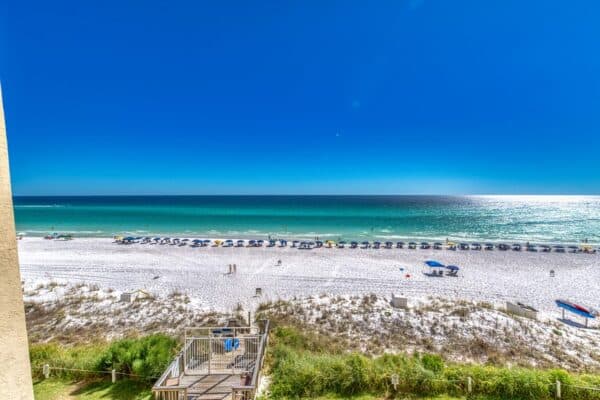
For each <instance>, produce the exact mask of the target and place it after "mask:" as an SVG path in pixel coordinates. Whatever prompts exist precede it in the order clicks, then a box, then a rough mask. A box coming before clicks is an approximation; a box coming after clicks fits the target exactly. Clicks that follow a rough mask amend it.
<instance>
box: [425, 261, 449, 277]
mask: <svg viewBox="0 0 600 400" xmlns="http://www.w3.org/2000/svg"><path fill="white" fill-rule="evenodd" d="M425 265H427V267H429V269H428V271H427V272H423V273H424V274H425V275H427V276H436V277H441V276H444V270H443V269H444V268H446V266H445V265H444V264H442V263H441V262H439V261H435V260H427V261H425Z"/></svg>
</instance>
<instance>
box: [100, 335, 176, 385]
mask: <svg viewBox="0 0 600 400" xmlns="http://www.w3.org/2000/svg"><path fill="white" fill-rule="evenodd" d="M176 345H177V341H176V340H175V339H173V338H171V337H169V336H165V335H151V336H146V337H142V338H140V339H123V340H119V341H117V342H114V343H113V344H111V345H110V347H109V348H108V349H107V350H106V351H105V352H104V354H103V355H102V357H100V359H99V360H98V363H97V365H96V369H97V370H104V371H106V370H111V369H113V368H114V369H116V370H117V371H119V372H122V373H126V374H134V375H138V376H140V377H141V378H142V379H148V380H152V379H156V377H158V376H160V375H161V374H162V373H163V371H164V369H165V368H166V367H167V366H168V365H169V363H170V362H171V361H172V359H173V356H174V355H175V348H176Z"/></svg>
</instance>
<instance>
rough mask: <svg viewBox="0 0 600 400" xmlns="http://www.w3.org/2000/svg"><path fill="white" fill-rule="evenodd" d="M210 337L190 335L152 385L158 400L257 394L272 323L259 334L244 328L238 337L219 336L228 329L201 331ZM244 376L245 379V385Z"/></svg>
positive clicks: (237, 399)
mask: <svg viewBox="0 0 600 400" xmlns="http://www.w3.org/2000/svg"><path fill="white" fill-rule="evenodd" d="M202 329H205V330H207V329H208V332H209V335H208V336H188V335H187V334H186V337H185V342H184V343H185V344H184V347H183V349H182V350H181V351H180V352H179V354H178V355H177V356H176V357H175V359H174V360H173V362H171V364H170V365H169V366H168V368H167V369H166V370H165V372H164V373H163V375H162V376H161V377H160V378H159V379H158V381H157V382H156V384H155V385H154V386H153V388H152V391H153V392H154V398H155V400H182V399H185V400H242V399H248V400H249V399H253V398H254V397H255V395H256V389H257V386H258V381H259V375H260V369H261V367H262V363H263V359H264V354H265V349H266V347H267V342H268V333H269V321H268V320H263V321H261V322H260V325H259V326H258V328H254V329H255V330H256V332H258V333H255V332H252V333H251V332H250V328H248V327H246V328H243V329H244V331H243V332H244V334H240V335H239V336H216V335H215V333H216V332H215V331H219V334H221V335H222V331H225V329H227V334H237V333H238V332H236V331H235V329H240V328H220V329H217V328H202ZM242 376H243V377H244V378H243V380H244V382H242Z"/></svg>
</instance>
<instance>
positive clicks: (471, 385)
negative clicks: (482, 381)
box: [467, 376, 473, 394]
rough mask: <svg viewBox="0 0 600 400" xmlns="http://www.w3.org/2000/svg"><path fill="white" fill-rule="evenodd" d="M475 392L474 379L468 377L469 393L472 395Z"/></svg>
mask: <svg viewBox="0 0 600 400" xmlns="http://www.w3.org/2000/svg"><path fill="white" fill-rule="evenodd" d="M472 392H473V379H472V378H471V377H470V376H468V377H467V393H469V394H471V393H472Z"/></svg>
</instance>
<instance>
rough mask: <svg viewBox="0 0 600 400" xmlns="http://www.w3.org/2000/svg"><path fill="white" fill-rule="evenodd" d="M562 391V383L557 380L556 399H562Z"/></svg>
mask: <svg viewBox="0 0 600 400" xmlns="http://www.w3.org/2000/svg"><path fill="white" fill-rule="evenodd" d="M561 395H562V394H561V390H560V381H559V380H558V379H557V380H556V398H557V399H560V398H561Z"/></svg>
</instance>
